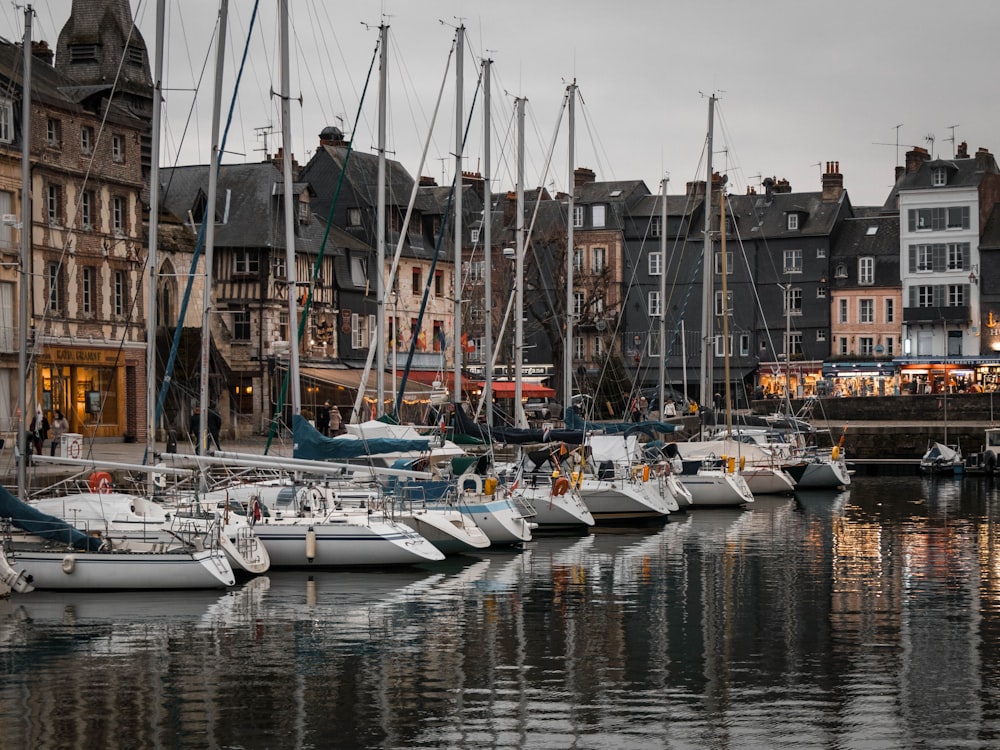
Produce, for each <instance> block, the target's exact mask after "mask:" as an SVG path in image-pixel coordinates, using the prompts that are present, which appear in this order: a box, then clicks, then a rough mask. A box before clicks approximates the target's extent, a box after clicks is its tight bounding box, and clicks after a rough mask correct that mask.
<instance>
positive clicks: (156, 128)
mask: <svg viewBox="0 0 1000 750" xmlns="http://www.w3.org/2000/svg"><path fill="white" fill-rule="evenodd" d="M165 11H166V0H156V53H155V57H154V61H153V121H152V126H151V127H152V133H151V136H152V149H151V150H152V159H151V160H150V169H149V254H148V257H147V259H146V270H147V273H148V274H149V293H148V303H147V305H146V456H148V457H149V459H150V460H152V457H153V451H154V450H155V447H156V388H155V387H153V383H156V382H157V380H156V328H157V324H158V308H157V302H158V299H157V297H158V295H157V289H156V282H157V280H158V274H157V267H158V263H159V261H158V259H157V255H158V250H159V233H160V113H161V111H162V108H163V106H162V105H163V102H162V99H161V92H162V90H163V30H164V16H165ZM150 481H152V475H150Z"/></svg>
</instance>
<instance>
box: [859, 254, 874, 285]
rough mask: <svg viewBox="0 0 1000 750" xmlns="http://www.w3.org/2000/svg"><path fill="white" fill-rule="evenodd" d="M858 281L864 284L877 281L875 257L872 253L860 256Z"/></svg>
mask: <svg viewBox="0 0 1000 750" xmlns="http://www.w3.org/2000/svg"><path fill="white" fill-rule="evenodd" d="M858 283H859V284H861V285H863V286H871V285H872V284H874V283H875V258H873V257H872V256H870V255H865V256H863V257H861V258H858Z"/></svg>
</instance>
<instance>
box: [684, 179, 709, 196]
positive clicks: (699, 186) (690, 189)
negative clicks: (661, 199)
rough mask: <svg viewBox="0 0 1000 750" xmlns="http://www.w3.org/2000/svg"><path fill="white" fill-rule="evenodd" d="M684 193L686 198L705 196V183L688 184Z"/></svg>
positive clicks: (698, 181)
mask: <svg viewBox="0 0 1000 750" xmlns="http://www.w3.org/2000/svg"><path fill="white" fill-rule="evenodd" d="M685 191H686V194H687V197H688V198H701V197H702V196H703V195H705V181H704V180H695V181H694V182H689V183H687V186H686V188H685Z"/></svg>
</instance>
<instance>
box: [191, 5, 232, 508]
mask: <svg viewBox="0 0 1000 750" xmlns="http://www.w3.org/2000/svg"><path fill="white" fill-rule="evenodd" d="M228 15H229V0H220V2H219V31H218V40H217V43H216V51H215V90H214V95H213V98H212V132H211V138H212V158H211V161H210V166H209V168H208V200H207V201H206V203H205V215H204V216H203V217H202V221H203V222H204V223H205V279H204V294H203V298H202V311H201V387H200V391H199V397H198V403H199V405H200V407H201V414H200V415H199V420H198V453H199V454H201V455H202V456H204V455H205V454H206V452H207V449H208V406H209V403H208V373H209V355H210V353H211V348H212V319H211V314H212V263H213V258H214V256H215V196H216V193H217V191H218V189H219V120H220V118H221V111H222V105H221V97H222V71H223V66H224V65H225V57H226V20H227V17H228ZM216 447H218V446H216ZM201 481H202V483H203V484H204V483H205V482H206V481H207V480H206V479H205V476H204V474H202V480H201ZM203 488H204V487H203Z"/></svg>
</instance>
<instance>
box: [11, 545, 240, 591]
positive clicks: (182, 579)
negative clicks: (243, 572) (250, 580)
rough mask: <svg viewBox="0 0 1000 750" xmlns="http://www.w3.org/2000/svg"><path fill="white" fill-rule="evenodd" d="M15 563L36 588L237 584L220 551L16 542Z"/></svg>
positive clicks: (117, 588)
mask: <svg viewBox="0 0 1000 750" xmlns="http://www.w3.org/2000/svg"><path fill="white" fill-rule="evenodd" d="M14 562H15V564H16V565H17V566H18V567H20V568H23V569H24V571H25V573H26V574H27V575H29V576H31V579H32V584H33V585H34V587H35V588H36V589H42V590H44V589H53V590H84V589H85V590H91V591H111V590H145V591H150V590H154V589H164V590H165V589H214V588H225V587H227V586H232V585H233V584H234V583H236V578H235V576H234V575H233V569H232V567H231V566H230V565H229V561H228V560H227V559H226V556H225V554H224V553H223V552H222V551H221V550H218V549H216V550H203V551H200V552H183V551H176V552H78V551H76V550H66V549H63V550H51V549H41V548H40V547H39V548H38V549H32V548H31V547H28V546H22V545H21V544H19V543H18V542H15V543H14Z"/></svg>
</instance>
